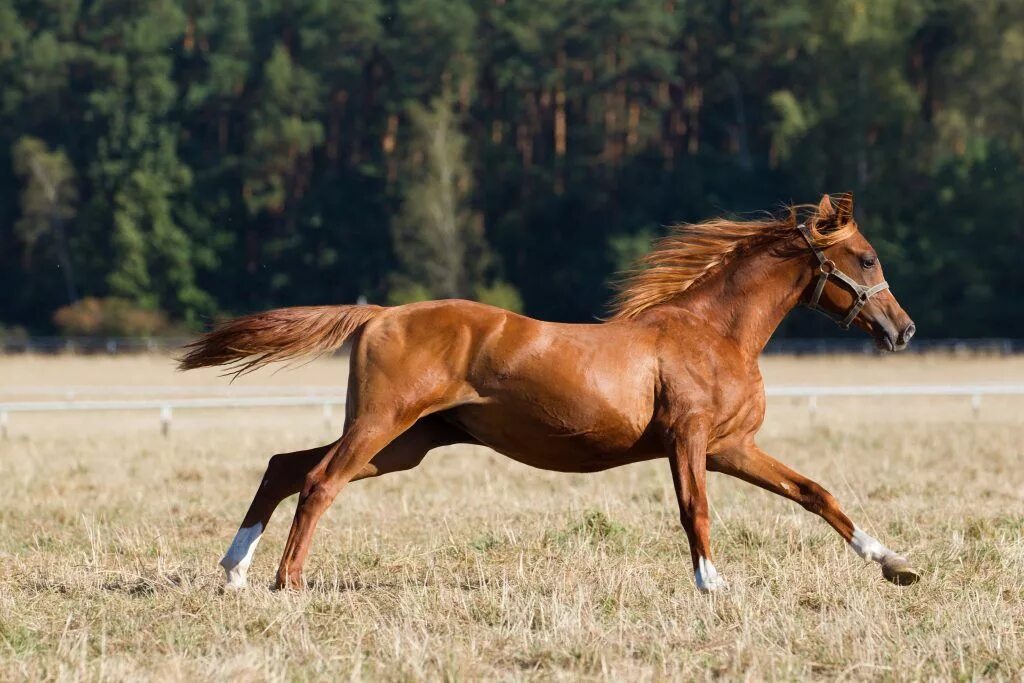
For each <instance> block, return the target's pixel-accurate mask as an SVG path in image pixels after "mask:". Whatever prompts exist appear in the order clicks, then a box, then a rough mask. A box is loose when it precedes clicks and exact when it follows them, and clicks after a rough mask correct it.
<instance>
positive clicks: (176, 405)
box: [0, 384, 1024, 438]
mask: <svg viewBox="0 0 1024 683" xmlns="http://www.w3.org/2000/svg"><path fill="white" fill-rule="evenodd" d="M110 389H113V390H116V391H108V390H110ZM257 389H258V390H260V391H263V392H264V393H267V392H272V391H277V392H280V393H279V395H276V396H273V395H263V396H250V395H246V394H250V393H253V391H255V390H257ZM204 390H207V391H208V392H209V393H215V394H216V393H220V394H221V395H219V396H218V395H214V396H204V397H200V398H145V399H133V400H110V399H81V400H76V399H74V398H67V399H66V400H61V401H12V402H0V435H2V436H3V437H4V438H6V437H7V433H8V425H9V422H10V414H11V413H53V412H68V411H126V410H132V411H134V410H153V411H158V412H159V416H160V430H161V432H162V433H163V434H165V435H166V434H167V433H168V432H169V430H170V426H171V420H172V419H173V416H174V411H176V410H179V411H180V410H196V409H206V410H209V409H223V408H283V407H302V406H320V407H321V408H322V411H323V417H324V420H325V422H326V423H327V424H328V426H329V425H330V422H331V418H332V415H333V409H334V406H344V405H345V397H344V396H343V395H341V394H339V393H337V390H336V389H335V388H333V387H285V386H282V387H261V388H257V387H227V388H218V387H167V386H161V387H135V386H121V387H95V386H94V387H86V386H77V387H31V388H29V387H22V388H18V387H6V388H2V389H0V393H3V394H7V395H29V394H35V395H50V396H65V397H68V396H74V395H77V394H96V393H100V392H104V393H108V394H118V395H129V396H131V395H136V396H137V395H148V396H152V395H156V394H165V395H166V394H181V393H193V394H195V393H202V392H203V391H204ZM331 392H334V393H331ZM224 393H227V394H233V395H223V394H224ZM765 393H766V394H767V395H768V396H772V397H789V398H806V399H807V409H808V411H809V412H810V414H811V415H812V416H813V415H814V414H815V413H817V411H818V401H819V399H821V398H827V397H844V398H856V397H879V396H919V397H920V396H965V397H970V398H971V407H972V409H973V410H974V414H975V416H978V415H979V414H980V411H981V403H982V399H983V397H985V396H1024V384H943V385H935V384H911V385H893V386H885V385H863V386H776V387H768V388H767V389H766V391H765ZM287 394H293V395H287ZM294 394H298V395H294Z"/></svg>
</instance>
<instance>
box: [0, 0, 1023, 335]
mask: <svg viewBox="0 0 1024 683" xmlns="http://www.w3.org/2000/svg"><path fill="white" fill-rule="evenodd" d="M1022 69H1024V4H1021V3H1015V2H1007V1H1006V0H983V1H981V2H978V1H975V0H908V1H907V2H901V3H893V2H878V1H873V0H872V1H860V0H858V1H852V0H850V1H848V0H836V1H834V2H823V3H813V2H808V1H807V0H753V1H752V2H744V3H735V2H732V3H727V2H724V1H723V0H693V1H691V2H664V0H614V1H613V2H608V1H607V0H551V1H550V2H546V3H537V2H529V1H527V0H508V1H507V2H501V3H496V2H476V1H474V0H408V1H402V2H399V1H398V0H348V1H347V2H344V3H337V2H332V1H331V0H290V1H289V2H283V1H282V0H260V1H259V2H244V1H243V0H223V1H221V2H213V3H200V2H195V1H194V0H140V1H139V2H133V3H126V2H123V1H122V0H97V1H96V2H90V3H81V2H57V3H52V2H47V3H32V2H13V3H10V2H8V3H0V82H2V83H3V84H4V87H3V88H2V89H0V292H2V293H3V295H2V296H0V320H3V321H4V322H8V323H17V324H19V325H23V326H26V327H27V328H29V329H31V330H32V331H34V332H45V331H48V330H49V329H52V326H53V322H52V313H53V311H54V310H56V309H57V308H59V307H60V306H62V305H65V304H68V303H69V302H73V301H74V300H76V299H77V298H78V296H79V294H81V295H83V296H87V297H94V298H108V297H115V298H119V299H124V300H125V301H130V302H132V305H133V306H136V307H139V308H142V309H145V310H162V311H165V312H166V314H167V315H168V316H169V318H170V319H173V320H175V321H180V322H183V323H185V324H187V325H198V324H199V323H200V322H201V321H202V320H204V319H206V318H208V317H210V316H212V315H220V314H225V313H231V312H240V311H244V310H253V309H261V308H267V307H271V306H278V305H290V304H302V303H327V302H345V301H355V300H356V299H358V298H359V297H365V298H367V299H368V300H371V301H391V302H399V301H409V300H417V299H422V298H425V297H445V296H462V297H473V298H478V299H481V300H485V301H489V302H491V303H495V304H496V305H500V306H504V307H507V308H511V309H523V310H525V311H526V312H527V313H529V314H532V315H536V316H539V317H545V318H551V319H560V320H587V319H592V317H593V316H594V315H595V314H598V313H600V312H602V311H603V310H604V303H605V301H606V300H607V298H608V294H609V287H608V285H609V282H611V281H612V280H613V279H614V277H613V274H614V272H615V271H616V270H618V269H621V268H622V267H624V266H625V265H626V264H628V263H629V262H631V261H632V260H634V258H635V257H636V256H638V255H639V254H640V253H642V251H643V249H644V248H645V246H646V245H647V244H648V243H649V241H650V240H651V239H653V238H656V237H657V236H658V234H659V233H660V232H661V229H660V228H657V229H652V227H651V226H663V225H669V224H672V223H675V222H678V221H681V220H697V219H701V218H705V217H709V216H713V215H720V214H722V213H725V212H730V211H731V212H742V211H752V210H759V209H766V208H773V207H776V206H778V205H779V203H781V202H783V201H814V200H815V199H816V198H817V196H818V195H819V194H820V193H822V192H826V191H832V192H835V191H844V190H852V191H854V192H855V193H856V195H857V204H858V207H859V208H858V211H859V215H858V219H859V221H860V223H861V225H862V227H863V228H864V230H865V232H866V233H867V235H868V237H869V238H870V239H871V240H872V242H873V243H875V244H876V246H878V248H879V251H880V253H881V255H882V257H883V263H884V265H885V268H886V274H887V276H888V278H889V280H890V282H892V284H893V286H894V291H895V292H896V294H897V295H898V296H899V298H900V300H901V302H902V303H904V304H905V306H906V307H907V309H908V310H909V312H910V313H911V314H912V315H913V316H914V317H915V318H916V319H917V322H918V327H919V329H920V334H921V335H922V336H941V335H953V336H974V335H989V336H1024V308H1022V307H1024V304H1022V303H1021V302H1020V301H1019V300H1018V298H1014V297H1012V296H1007V293H1008V292H1015V291H1021V290H1022V289H1024V271H1022V270H1021V269H1020V268H1018V267H1017V264H1016V262H1015V261H1014V260H1013V259H1014V258H1015V256H1014V255H1015V254H1018V253H1020V252H1021V251H1022V247H1024V227H1022V226H1024V204H1022V203H1021V200H1020V199H1019V198H1018V197H1019V196H1020V193H1019V192H1016V191H1015V188H1017V187H1020V186H1021V182H1022V180H1024V171H1022V169H1024V104H1022V98H1021V88H1020V76H1019V75H1020V73H1021V72H1022ZM40 169H41V170H42V173H40V172H38V171H39V170H40ZM782 333H783V334H789V335H817V334H823V333H826V334H830V333H832V331H831V328H830V327H829V326H828V324H827V321H825V322H822V321H818V320H816V319H814V318H813V317H811V316H799V315H797V316H793V317H792V319H791V320H788V321H787V322H786V324H785V326H784V328H783V330H782Z"/></svg>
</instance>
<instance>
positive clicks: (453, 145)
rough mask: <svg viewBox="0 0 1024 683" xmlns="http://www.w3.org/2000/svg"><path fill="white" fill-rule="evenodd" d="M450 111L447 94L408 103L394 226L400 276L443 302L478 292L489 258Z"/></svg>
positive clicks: (462, 140)
mask: <svg viewBox="0 0 1024 683" xmlns="http://www.w3.org/2000/svg"><path fill="white" fill-rule="evenodd" d="M452 108H453V102H452V100H451V98H450V97H448V96H442V97H439V98H437V99H435V100H433V101H432V102H431V104H430V106H429V108H427V107H421V106H419V105H418V104H415V103H413V104H411V105H410V108H409V119H410V123H411V126H412V129H413V130H412V138H411V140H410V144H409V158H408V159H407V162H406V166H407V170H406V174H407V176H408V177H407V178H406V181H405V185H404V190H403V193H402V194H403V197H402V207H401V210H400V211H399V212H398V214H397V215H396V217H395V221H394V225H393V231H394V240H395V253H396V255H397V256H398V259H399V262H400V263H401V265H402V275H403V276H404V277H405V278H407V279H408V280H410V281H412V282H416V283H418V284H420V285H422V286H423V287H424V288H425V289H427V290H428V291H430V292H432V293H434V295H435V296H438V297H443V298H451V297H465V296H467V295H468V294H469V293H470V292H472V291H473V290H474V289H475V287H476V286H477V283H478V282H479V279H480V276H481V272H482V267H481V266H482V265H483V263H484V257H485V254H486V251H485V246H484V243H483V225H482V222H481V220H480V217H479V216H478V215H475V214H474V213H473V212H472V211H470V210H469V208H468V207H467V200H468V198H469V194H470V191H471V190H472V180H471V177H470V168H469V165H468V163H467V160H466V139H465V136H464V135H462V133H461V132H460V131H459V129H458V125H457V121H456V119H455V115H454V112H453V111H452Z"/></svg>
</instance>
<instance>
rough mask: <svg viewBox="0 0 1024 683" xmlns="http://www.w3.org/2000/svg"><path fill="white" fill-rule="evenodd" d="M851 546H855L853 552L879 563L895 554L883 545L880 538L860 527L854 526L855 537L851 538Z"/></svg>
mask: <svg viewBox="0 0 1024 683" xmlns="http://www.w3.org/2000/svg"><path fill="white" fill-rule="evenodd" d="M850 547H851V548H853V552H855V553H857V554H858V555H860V556H861V557H863V558H864V559H865V560H873V561H875V562H878V563H881V562H883V561H884V560H885V558H887V557H889V556H890V555H894V554H895V553H893V551H891V550H889V549H888V548H886V547H885V546H884V545H882V544H881V542H879V540H878V539H876V538H875V537H873V536H870V535H868V534H866V533H864V531H863V530H862V529H860V528H859V527H853V538H851V539H850Z"/></svg>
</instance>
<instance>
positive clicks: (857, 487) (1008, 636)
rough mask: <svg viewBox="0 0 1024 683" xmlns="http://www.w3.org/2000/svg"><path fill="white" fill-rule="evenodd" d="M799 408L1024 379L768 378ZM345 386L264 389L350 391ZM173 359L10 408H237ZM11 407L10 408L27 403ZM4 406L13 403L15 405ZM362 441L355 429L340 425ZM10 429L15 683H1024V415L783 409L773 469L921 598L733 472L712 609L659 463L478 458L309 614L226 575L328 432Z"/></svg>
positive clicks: (210, 380)
mask: <svg viewBox="0 0 1024 683" xmlns="http://www.w3.org/2000/svg"><path fill="white" fill-rule="evenodd" d="M764 372H765V376H766V378H767V380H768V382H769V383H770V384H771V383H775V384H783V383H786V384H801V383H805V384H851V383H872V382H874V383H886V382H888V383H906V382H936V383H937V382H1009V381H1016V382H1020V381H1024V361H1022V360H1020V359H1009V360H1007V359H954V358H949V357H924V358H922V357H911V356H904V357H887V358H860V357H858V358H853V357H850V358H810V359H783V358H771V359H767V360H766V361H765V363H764ZM344 376H345V365H344V362H342V361H340V360H324V361H318V362H317V363H314V364H311V365H307V366H305V367H302V368H299V369H297V370H295V371H293V372H280V373H278V374H276V375H275V374H272V373H269V372H261V373H259V374H258V375H255V376H253V377H250V378H248V379H246V380H244V383H245V384H248V385H253V384H303V385H305V384H337V385H338V386H344ZM220 382H223V380H217V379H216V378H215V375H214V373H206V374H203V373H195V374H188V375H178V374H175V373H173V372H172V370H171V364H170V362H169V360H168V359H166V358H164V357H160V356H140V357H117V358H99V359H93V358H73V357H72V358H40V357H0V389H6V390H8V392H10V391H11V390H12V389H13V388H15V387H19V386H25V385H43V384H52V385H61V384H98V385H99V384H169V383H183V384H191V385H204V384H217V383H220ZM5 398H7V399H9V398H11V396H10V395H8V396H6V397H5ZM0 400H4V399H0ZM338 420H340V416H338ZM156 425H157V422H156V417H155V416H154V415H152V414H126V415H118V414H78V415H47V416H29V415H22V414H15V415H13V416H12V422H11V425H10V438H9V439H8V440H7V441H6V442H2V443H0V679H2V680H19V679H32V680H35V679H41V678H46V679H62V680H63V679H96V680H100V679H118V680H120V679H126V678H131V679H161V680H196V679H213V678H216V679H220V680H227V679H232V680H234V679H238V680H258V679H274V680H280V679H289V680H292V679H298V680H303V679H314V678H316V679H322V678H327V679H332V680H340V679H373V680H377V679H386V680H420V679H427V680H436V679H449V680H476V679H482V678H487V679H511V680H519V679H530V680H539V679H542V680H551V679H555V680H579V679H611V680H620V681H638V680H663V679H680V680H690V679H705V678H726V679H741V678H747V679H755V680H758V679H765V678H774V679H786V680H796V679H806V678H821V679H837V678H838V679H854V680H862V679H867V680H878V679H891V680H905V679H1006V680H1021V673H1020V672H1021V671H1022V670H1024V457H1022V450H1024V446H1022V443H1024V400H1017V399H1004V400H999V401H996V400H994V399H988V400H987V401H986V403H985V404H984V406H983V410H982V412H981V416H980V418H977V419H975V418H974V416H973V415H972V411H971V409H970V405H969V401H968V400H966V399H942V400H933V399H891V400H882V401H874V402H870V403H869V402H866V401H864V400H830V401H825V402H823V403H822V405H821V409H820V412H819V413H818V415H817V416H816V417H815V419H814V420H813V421H812V420H811V419H810V418H809V416H808V413H807V410H806V407H805V405H804V404H803V403H802V402H795V401H788V400H781V399H780V400H772V401H770V403H769V415H768V421H767V423H766V425H765V428H764V430H763V431H762V438H761V445H762V446H763V447H764V448H765V449H766V450H767V451H769V452H770V453H773V454H775V455H776V456H777V457H779V458H780V459H782V460H783V461H785V462H787V463H788V464H790V465H791V466H793V467H795V468H796V469H798V470H800V471H802V472H804V473H805V474H807V475H808V476H811V477H813V478H815V479H816V480H818V481H819V482H820V483H822V484H823V485H825V486H826V487H827V488H829V489H830V490H831V491H832V492H833V493H834V494H835V495H836V496H837V497H838V498H839V500H840V501H841V502H842V503H843V504H844V507H845V508H846V510H847V512H848V513H849V515H850V516H851V517H852V518H853V519H854V520H855V521H856V522H857V523H858V524H859V525H860V526H862V527H864V528H865V529H866V530H867V531H869V532H871V533H873V534H874V535H876V536H878V537H879V538H880V539H881V540H882V541H883V542H884V543H886V544H887V545H889V546H890V547H891V548H893V549H894V550H896V551H898V552H902V553H904V554H905V555H906V556H907V557H909V558H910V559H911V560H912V561H913V562H914V563H916V565H917V566H918V567H919V568H920V569H921V570H922V572H923V580H922V581H921V582H920V583H918V584H917V585H915V586H912V587H908V588H898V587H895V586H892V585H890V584H888V583H886V582H885V581H883V579H882V577H881V573H880V571H879V569H878V567H877V565H874V564H867V563H865V562H863V561H862V560H860V559H859V558H858V557H857V556H856V555H854V554H853V553H852V552H851V551H850V550H848V549H847V548H846V547H845V545H844V544H843V543H842V542H841V540H840V539H839V537H838V536H837V535H836V534H835V533H834V532H833V531H832V530H831V529H830V528H829V527H828V526H827V525H826V524H825V523H824V522H823V521H821V520H820V519H818V518H817V517H814V516H812V515H811V514H809V513H807V512H805V511H803V510H802V509H801V508H799V507H798V506H796V505H794V504H792V503H789V502H787V501H784V500H782V499H779V498H775V497H773V496H771V495H770V494H767V493H765V492H762V491H760V490H757V489H754V488H752V487H750V486H749V485H747V484H743V483H741V482H738V481H734V480H730V479H727V478H724V477H721V476H720V475H712V476H711V482H710V488H711V503H712V507H713V513H712V543H713V547H714V550H715V553H716V555H715V563H716V565H717V566H718V569H719V571H721V572H722V573H723V575H724V576H725V577H726V579H727V580H728V581H729V582H730V590H729V591H728V592H725V593H723V594H718V595H713V596H707V595H702V594H700V593H698V592H697V591H696V590H695V588H694V584H693V577H692V573H691V569H690V562H689V554H688V552H687V549H686V540H685V537H684V535H683V534H682V532H681V530H680V529H679V527H678V523H677V519H678V518H677V511H676V508H675V501H674V496H673V494H672V486H671V479H670V476H669V473H668V469H667V466H666V464H665V463H664V462H653V463H643V464H639V465H634V466H630V467H626V468H623V469H620V470H614V471H611V472H606V473H601V474H592V475H564V474H554V473H548V472H541V471H536V470H531V469H529V468H527V467H525V466H522V465H518V464H516V463H512V462H510V461H507V460H505V459H503V458H501V457H499V456H496V455H495V454H493V453H491V452H490V451H487V450H486V449H483V448H474V447H460V448H452V449H446V450H441V451H438V452H436V453H434V454H432V455H431V456H429V457H428V458H427V460H426V461H425V463H424V465H423V466H421V467H420V468H419V469H417V470H414V471H412V472H406V473H400V474H394V475H390V476H387V477H383V478H380V479H376V480H368V481H363V482H358V483H355V484H353V485H352V486H351V487H349V488H347V489H346V490H345V491H344V492H343V493H342V495H341V496H340V497H339V499H338V501H337V503H336V504H335V505H334V507H333V508H332V509H331V510H330V511H329V512H328V513H327V515H325V517H324V519H323V521H322V522H321V525H320V530H319V533H318V536H317V539H316V542H315V544H314V547H313V552H312V553H311V555H310V558H309V561H308V563H307V578H308V579H309V581H310V585H311V587H310V589H309V590H307V591H306V592H303V593H275V592H272V591H270V590H269V589H268V588H267V586H269V584H270V582H271V580H272V577H273V572H274V570H275V569H276V563H277V560H278V559H279V556H280V552H281V549H282V547H283V542H284V537H285V534H286V532H287V528H288V524H289V522H290V517H291V513H292V511H293V508H294V502H293V501H288V502H286V503H284V504H283V505H282V507H281V508H280V509H279V511H278V515H277V516H276V517H275V519H274V521H273V522H272V524H271V526H270V529H269V531H268V533H267V535H266V537H265V538H264V540H263V542H262V543H261V545H260V547H259V551H258V553H257V556H256V560H255V562H254V565H253V568H252V570H251V572H250V577H249V578H250V588H249V589H248V590H247V591H246V592H243V593H240V594H234V593H232V594H221V593H220V591H219V588H220V586H221V583H222V573H221V570H220V568H219V567H218V566H217V561H218V559H219V558H220V557H221V555H222V554H223V551H224V549H225V548H226V546H227V544H228V543H229V542H230V540H231V537H232V536H233V534H234V532H235V529H236V527H237V524H238V522H239V521H240V519H241V516H242V514H243V513H244V511H245V508H246V506H247V505H248V503H249V501H250V499H251V496H252V494H253V492H254V490H255V487H256V484H257V483H258V481H259V479H260V477H261V475H262V472H263V468H264V466H265V464H266V461H267V458H268V457H269V456H270V455H272V454H274V453H276V452H281V451H291V450H295V449H297V448H302V447H308V446H311V445H316V444H320V443H324V442H326V441H327V440H329V439H330V438H332V437H333V436H336V434H334V433H333V431H336V429H337V428H339V427H340V424H338V425H335V429H334V430H331V431H329V430H328V429H327V428H326V426H325V425H324V422H323V419H322V416H321V415H320V412H319V411H318V410H317V409H282V410H276V411H271V410H250V411H230V410H227V411H211V412H208V413H198V414H192V413H182V414H180V415H178V416H176V421H175V423H174V428H173V430H172V432H171V434H170V436H169V438H166V439H165V438H161V437H160V436H159V432H158V430H157V427H156Z"/></svg>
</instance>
